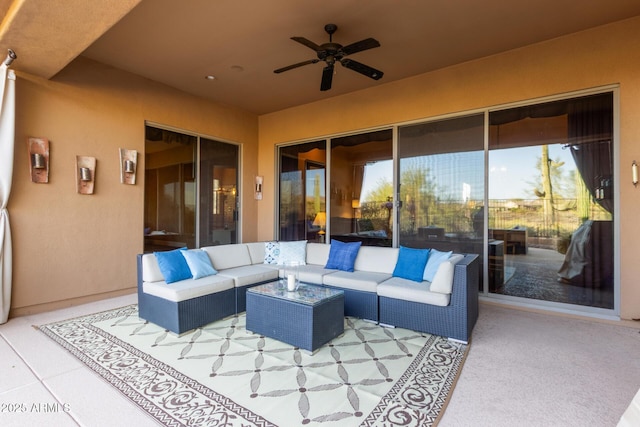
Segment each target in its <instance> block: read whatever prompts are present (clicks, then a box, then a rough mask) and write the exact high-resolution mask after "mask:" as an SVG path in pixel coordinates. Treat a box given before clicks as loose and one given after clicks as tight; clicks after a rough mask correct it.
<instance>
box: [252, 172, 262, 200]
mask: <svg viewBox="0 0 640 427" xmlns="http://www.w3.org/2000/svg"><path fill="white" fill-rule="evenodd" d="M263 181H264V177H262V176H256V189H255V193H254V197H255V199H256V200H262V182H263Z"/></svg>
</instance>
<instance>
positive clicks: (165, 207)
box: [144, 126, 239, 252]
mask: <svg viewBox="0 0 640 427" xmlns="http://www.w3.org/2000/svg"><path fill="white" fill-rule="evenodd" d="M145 134H146V140H145V212H144V227H145V228H144V236H145V238H144V251H145V252H153V251H162V250H167V249H172V248H181V247H188V248H196V247H201V246H208V245H219V244H225V243H235V242H237V241H238V229H239V228H238V211H239V209H238V200H239V195H238V165H239V147H238V146H237V145H234V144H229V143H224V142H219V141H214V140H210V139H206V138H200V137H198V136H195V135H188V134H184V133H182V132H177V131H172V130H167V129H162V128H159V127H155V126H146V129H145ZM198 171H199V172H198ZM198 194H199V195H200V196H199V197H198Z"/></svg>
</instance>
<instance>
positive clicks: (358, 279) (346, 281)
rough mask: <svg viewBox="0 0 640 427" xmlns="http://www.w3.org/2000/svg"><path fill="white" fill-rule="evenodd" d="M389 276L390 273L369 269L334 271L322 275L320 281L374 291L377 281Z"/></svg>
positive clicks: (340, 286)
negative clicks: (370, 270)
mask: <svg viewBox="0 0 640 427" xmlns="http://www.w3.org/2000/svg"><path fill="white" fill-rule="evenodd" d="M390 277H391V274H390V273H372V272H369V271H354V272H348V271H336V272H335V273H331V274H326V275H324V276H323V277H322V283H323V284H325V285H329V286H336V287H339V288H344V289H353V290H356V291H363V292H373V293H375V292H376V288H377V287H378V284H379V283H382V282H384V281H385V280H387V279H389V278H390Z"/></svg>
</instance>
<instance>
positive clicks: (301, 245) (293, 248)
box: [278, 240, 307, 265]
mask: <svg viewBox="0 0 640 427" xmlns="http://www.w3.org/2000/svg"><path fill="white" fill-rule="evenodd" d="M290 261H297V262H298V263H299V264H300V265H305V264H306V263H307V241H306V240H298V241H295V242H280V258H278V264H284V263H285V262H290Z"/></svg>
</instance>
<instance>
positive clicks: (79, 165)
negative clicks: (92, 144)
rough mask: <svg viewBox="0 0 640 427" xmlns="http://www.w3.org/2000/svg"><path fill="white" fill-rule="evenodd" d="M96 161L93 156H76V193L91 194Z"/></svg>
mask: <svg viewBox="0 0 640 427" xmlns="http://www.w3.org/2000/svg"><path fill="white" fill-rule="evenodd" d="M96 163H97V161H96V158H95V157H87V156H76V189H77V192H78V194H93V188H94V184H95V178H96Z"/></svg>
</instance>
